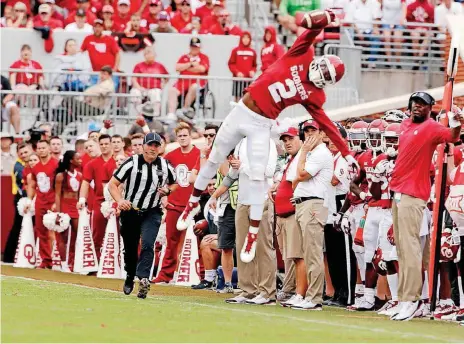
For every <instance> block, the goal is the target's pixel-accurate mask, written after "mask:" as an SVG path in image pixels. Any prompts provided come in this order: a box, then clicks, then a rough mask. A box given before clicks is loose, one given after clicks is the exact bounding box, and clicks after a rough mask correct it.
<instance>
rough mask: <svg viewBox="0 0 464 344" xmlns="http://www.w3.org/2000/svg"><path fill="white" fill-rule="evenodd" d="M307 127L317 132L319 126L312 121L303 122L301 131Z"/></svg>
mask: <svg viewBox="0 0 464 344" xmlns="http://www.w3.org/2000/svg"><path fill="white" fill-rule="evenodd" d="M307 127H313V128H314V129H317V130H319V124H317V122H316V121H313V120H312V119H310V120H309V121H306V122H304V124H303V129H304V128H307Z"/></svg>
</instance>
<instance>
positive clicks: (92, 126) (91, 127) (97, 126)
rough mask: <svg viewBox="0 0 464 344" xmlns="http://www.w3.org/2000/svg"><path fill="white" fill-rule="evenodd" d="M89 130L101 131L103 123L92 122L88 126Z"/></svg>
mask: <svg viewBox="0 0 464 344" xmlns="http://www.w3.org/2000/svg"><path fill="white" fill-rule="evenodd" d="M88 129H89V132H92V131H100V130H101V125H100V124H98V123H96V122H90V123H89V126H88Z"/></svg>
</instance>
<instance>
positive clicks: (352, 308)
mask: <svg viewBox="0 0 464 344" xmlns="http://www.w3.org/2000/svg"><path fill="white" fill-rule="evenodd" d="M362 301H364V294H356V295H355V297H354V304H352V305H349V306H346V309H347V310H349V311H355V310H356V309H357V308H358V307H359V305H360V304H361V302H362Z"/></svg>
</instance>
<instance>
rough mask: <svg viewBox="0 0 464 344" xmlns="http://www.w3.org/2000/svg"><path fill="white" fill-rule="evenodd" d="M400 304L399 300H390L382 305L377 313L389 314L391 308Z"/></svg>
mask: <svg viewBox="0 0 464 344" xmlns="http://www.w3.org/2000/svg"><path fill="white" fill-rule="evenodd" d="M397 305H398V301H392V300H390V301H388V302H387V303H386V304H384V305H383V306H382V308H380V309H379V310H378V312H377V314H379V315H389V313H391V311H390V310H391V309H392V308H394V307H396V306H397ZM394 313H395V312H393V313H392V314H390V315H393V314H394Z"/></svg>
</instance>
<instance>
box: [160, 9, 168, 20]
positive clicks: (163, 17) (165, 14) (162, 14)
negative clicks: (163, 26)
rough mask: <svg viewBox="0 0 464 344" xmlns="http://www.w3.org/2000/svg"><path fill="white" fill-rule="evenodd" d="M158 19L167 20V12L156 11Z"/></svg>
mask: <svg viewBox="0 0 464 344" xmlns="http://www.w3.org/2000/svg"><path fill="white" fill-rule="evenodd" d="M158 20H169V14H168V12H166V11H161V12H160V13H158Z"/></svg>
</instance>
